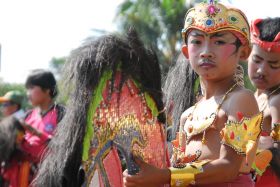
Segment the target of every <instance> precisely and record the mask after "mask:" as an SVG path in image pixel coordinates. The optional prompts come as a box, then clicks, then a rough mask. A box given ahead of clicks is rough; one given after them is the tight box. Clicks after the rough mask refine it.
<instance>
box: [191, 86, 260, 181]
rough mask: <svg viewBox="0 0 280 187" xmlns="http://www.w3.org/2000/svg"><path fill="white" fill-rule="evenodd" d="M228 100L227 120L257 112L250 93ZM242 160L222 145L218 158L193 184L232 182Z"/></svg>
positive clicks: (234, 95) (207, 165)
mask: <svg viewBox="0 0 280 187" xmlns="http://www.w3.org/2000/svg"><path fill="white" fill-rule="evenodd" d="M230 99H231V100H230V102H229V103H228V105H227V106H228V107H227V111H226V112H227V113H228V120H232V121H239V117H238V116H237V115H238V113H242V114H243V115H244V117H252V116H253V115H255V114H257V113H258V112H259V110H258V105H257V102H256V100H255V98H254V96H253V94H252V93H251V92H248V91H241V92H239V93H235V94H233V95H232V97H231V98H230ZM244 158H245V156H242V155H240V154H238V153H237V152H236V151H235V150H234V149H233V148H231V147H229V146H227V145H222V146H221V150H220V157H219V158H218V159H216V160H213V161H211V162H209V163H208V164H206V165H204V166H203V172H202V173H200V174H197V175H196V176H195V183H196V184H209V183H221V182H229V181H232V180H234V179H235V178H236V177H237V175H238V173H239V170H240V166H241V163H242V160H243V159H244ZM250 164H251V163H249V165H250Z"/></svg>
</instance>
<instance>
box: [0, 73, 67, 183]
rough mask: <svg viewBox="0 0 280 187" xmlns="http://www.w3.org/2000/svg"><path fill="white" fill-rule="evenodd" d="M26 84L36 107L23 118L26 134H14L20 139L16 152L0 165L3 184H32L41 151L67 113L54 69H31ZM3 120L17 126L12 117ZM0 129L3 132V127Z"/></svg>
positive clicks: (21, 122)
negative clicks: (61, 101)
mask: <svg viewBox="0 0 280 187" xmlns="http://www.w3.org/2000/svg"><path fill="white" fill-rule="evenodd" d="M25 86H26V88H27V95H28V99H29V101H30V103H31V105H32V106H33V107H34V108H33V109H31V110H30V111H28V112H26V114H25V117H24V118H23V119H22V120H20V124H21V126H22V127H23V129H24V134H23V136H21V134H19V135H17V136H15V137H16V140H18V139H19V140H20V141H16V142H17V146H16V147H15V149H16V150H15V151H16V152H17V154H13V155H12V156H11V157H10V158H9V159H6V160H5V164H4V165H3V164H2V166H1V176H0V186H9V187H19V186H20V187H28V186H30V184H31V182H32V179H33V177H34V175H36V173H37V165H38V163H39V161H40V159H41V158H42V154H43V152H44V150H45V148H46V147H47V144H48V142H49V141H50V139H51V138H52V136H53V135H54V130H55V128H56V126H57V124H58V122H59V121H60V120H61V119H62V116H63V115H64V110H65V109H64V107H63V106H61V105H58V104H56V103H55V97H56V96H57V93H58V92H57V86H56V80H55V78H54V75H53V74H52V73H51V72H49V71H46V70H34V71H32V73H31V74H30V75H29V76H28V78H27V80H26V83H25ZM6 95H7V94H6ZM6 95H5V96H6ZM3 98H4V97H3ZM5 98H6V97H5ZM5 101H6V100H5ZM4 122H5V123H6V126H10V127H13V126H15V122H13V121H12V119H11V120H5V121H4ZM4 122H3V123H4ZM7 123H9V124H7ZM4 130H5V129H4ZM0 132H2V131H1V129H0ZM0 140H1V139H0ZM11 141H14V138H11ZM1 179H2V181H1Z"/></svg>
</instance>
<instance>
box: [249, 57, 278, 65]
mask: <svg viewBox="0 0 280 187" xmlns="http://www.w3.org/2000/svg"><path fill="white" fill-rule="evenodd" d="M253 57H255V58H258V60H264V59H263V58H262V57H260V56H259V55H254V56H253ZM267 63H269V64H277V63H279V61H278V60H268V61H267Z"/></svg>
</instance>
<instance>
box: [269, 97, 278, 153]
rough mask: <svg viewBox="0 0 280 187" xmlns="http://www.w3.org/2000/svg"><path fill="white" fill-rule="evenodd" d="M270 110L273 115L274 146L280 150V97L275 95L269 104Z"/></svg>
mask: <svg viewBox="0 0 280 187" xmlns="http://www.w3.org/2000/svg"><path fill="white" fill-rule="evenodd" d="M269 109H270V114H271V124H272V137H273V139H274V144H273V146H274V147H275V148H277V149H279V148H280V143H279V141H280V140H279V137H280V135H279V128H280V95H275V96H274V97H273V98H271V101H270V102H269Z"/></svg>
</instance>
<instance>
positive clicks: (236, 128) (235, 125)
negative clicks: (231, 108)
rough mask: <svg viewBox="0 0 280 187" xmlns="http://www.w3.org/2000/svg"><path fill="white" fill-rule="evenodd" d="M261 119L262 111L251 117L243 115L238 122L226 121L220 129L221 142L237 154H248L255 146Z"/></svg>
mask: <svg viewBox="0 0 280 187" xmlns="http://www.w3.org/2000/svg"><path fill="white" fill-rule="evenodd" d="M262 121H263V113H262V112H261V113H259V114H257V115H255V116H253V117H252V118H245V117H243V118H242V119H241V120H240V122H236V121H228V122H227V123H226V124H225V127H224V128H223V130H222V131H221V136H222V143H223V144H225V145H228V146H230V147H232V148H233V149H234V150H235V151H236V152H237V153H238V154H246V155H248V154H249V153H250V152H251V150H252V149H253V148H254V147H255V146H256V140H257V139H258V137H259V135H260V132H261V124H262ZM254 154H255V153H254Z"/></svg>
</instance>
